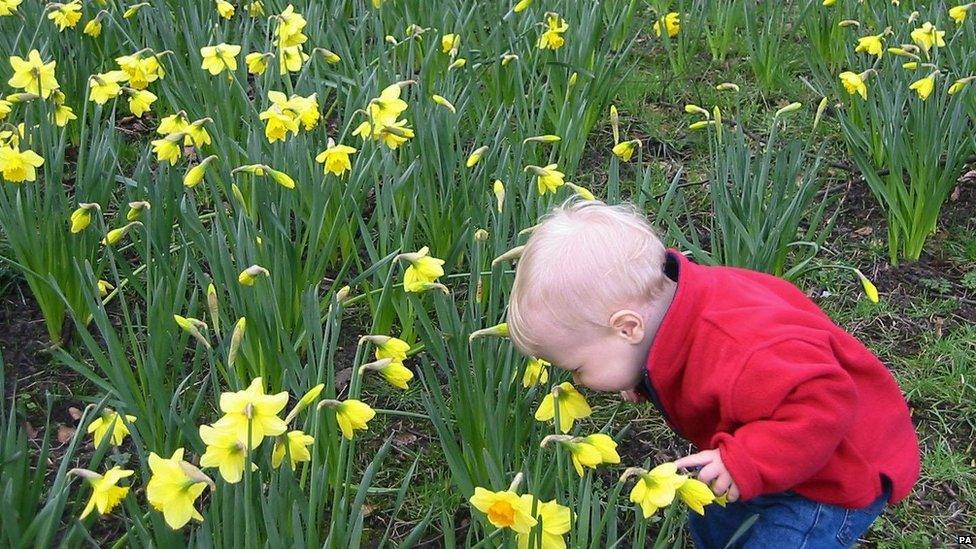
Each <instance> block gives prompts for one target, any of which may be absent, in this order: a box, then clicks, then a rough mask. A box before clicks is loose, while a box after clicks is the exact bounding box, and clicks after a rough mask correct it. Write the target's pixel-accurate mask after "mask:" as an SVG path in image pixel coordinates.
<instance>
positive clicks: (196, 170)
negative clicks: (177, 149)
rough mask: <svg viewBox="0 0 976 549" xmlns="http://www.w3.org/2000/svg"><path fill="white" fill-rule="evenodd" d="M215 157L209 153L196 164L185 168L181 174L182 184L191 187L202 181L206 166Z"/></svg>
mask: <svg viewBox="0 0 976 549" xmlns="http://www.w3.org/2000/svg"><path fill="white" fill-rule="evenodd" d="M216 159H217V157H216V156H214V155H210V156H208V157H206V158H204V159H203V160H201V161H200V163H199V164H197V165H196V166H193V167H192V168H190V169H189V170H187V171H186V174H185V175H184V176H183V186H185V187H188V188H191V189H192V188H193V187H196V186H197V185H198V184H200V182H201V181H203V176H204V175H206V173H207V166H209V165H210V163H211V162H213V161H214V160H216Z"/></svg>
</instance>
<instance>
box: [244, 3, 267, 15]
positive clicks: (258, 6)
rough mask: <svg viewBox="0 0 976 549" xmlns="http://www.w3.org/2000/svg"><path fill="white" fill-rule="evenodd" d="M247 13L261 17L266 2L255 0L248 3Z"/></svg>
mask: <svg viewBox="0 0 976 549" xmlns="http://www.w3.org/2000/svg"><path fill="white" fill-rule="evenodd" d="M247 14H248V15H249V16H251V17H261V16H263V15H264V4H263V3H262V2H261V0H254V2H251V3H249V4H248V5H247Z"/></svg>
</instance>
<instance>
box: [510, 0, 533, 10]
mask: <svg viewBox="0 0 976 549" xmlns="http://www.w3.org/2000/svg"><path fill="white" fill-rule="evenodd" d="M531 5H532V0H519V1H518V3H517V4H515V6H514V7H512V11H514V12H515V13H522V12H523V11H525V10H526V9H528V7H529V6H531Z"/></svg>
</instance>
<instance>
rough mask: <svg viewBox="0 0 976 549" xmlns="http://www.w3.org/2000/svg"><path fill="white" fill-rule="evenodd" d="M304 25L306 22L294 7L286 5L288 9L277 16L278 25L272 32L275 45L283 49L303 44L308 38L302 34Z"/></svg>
mask: <svg viewBox="0 0 976 549" xmlns="http://www.w3.org/2000/svg"><path fill="white" fill-rule="evenodd" d="M305 25H306V21H305V18H304V17H302V14H300V13H297V12H296V11H295V8H294V6H292V5H291V4H288V7H287V8H285V10H284V11H283V12H281V13H280V14H279V15H278V25H277V26H276V27H275V31H274V35H275V38H276V40H275V45H276V46H277V47H278V48H282V49H284V48H292V47H296V46H300V45H302V44H304V43H305V41H306V40H308V37H307V36H305V35H304V34H303V33H302V32H303V31H304V29H305Z"/></svg>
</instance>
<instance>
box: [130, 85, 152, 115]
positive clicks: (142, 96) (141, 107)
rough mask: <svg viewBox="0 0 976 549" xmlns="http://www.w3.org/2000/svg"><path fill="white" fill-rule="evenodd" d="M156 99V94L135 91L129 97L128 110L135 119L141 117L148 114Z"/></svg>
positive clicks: (147, 91) (146, 91)
mask: <svg viewBox="0 0 976 549" xmlns="http://www.w3.org/2000/svg"><path fill="white" fill-rule="evenodd" d="M156 99H158V97H156V94H154V93H153V92H151V91H149V90H135V91H133V93H131V94H130V95H129V110H130V111H132V114H133V115H135V116H136V117H142V115H143V114H146V113H147V112H149V109H151V108H152V104H153V103H154V102H155V101H156Z"/></svg>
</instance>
